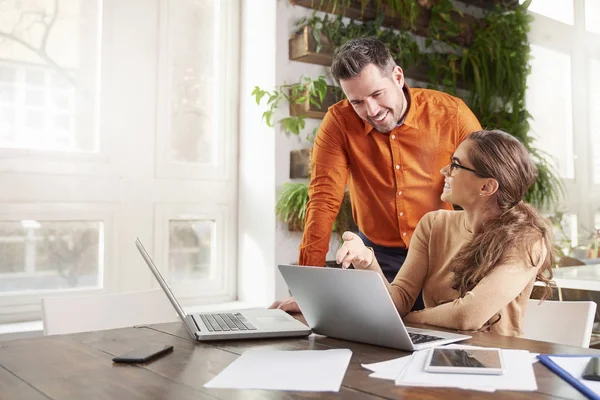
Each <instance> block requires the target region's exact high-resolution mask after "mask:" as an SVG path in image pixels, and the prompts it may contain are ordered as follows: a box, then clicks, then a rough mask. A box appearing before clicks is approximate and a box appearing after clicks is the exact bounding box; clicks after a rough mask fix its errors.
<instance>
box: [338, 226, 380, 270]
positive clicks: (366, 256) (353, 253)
mask: <svg viewBox="0 0 600 400" xmlns="http://www.w3.org/2000/svg"><path fill="white" fill-rule="evenodd" d="M342 239H343V240H344V244H343V245H342V247H340V249H339V250H338V251H337V253H336V254H335V261H336V262H337V263H338V264H342V268H348V267H349V266H350V264H352V265H354V268H356V269H365V268H367V267H369V265H371V263H372V262H373V258H374V257H375V255H374V254H373V252H372V251H371V250H369V249H368V248H367V247H366V246H365V244H364V243H363V241H362V239H361V238H360V237H359V236H358V235H357V234H355V233H352V232H344V234H343V235H342Z"/></svg>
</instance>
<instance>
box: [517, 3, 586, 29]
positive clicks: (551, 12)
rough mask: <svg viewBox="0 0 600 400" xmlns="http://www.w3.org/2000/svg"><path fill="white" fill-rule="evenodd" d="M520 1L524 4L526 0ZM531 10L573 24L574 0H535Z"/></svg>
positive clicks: (530, 7)
mask: <svg viewBox="0 0 600 400" xmlns="http://www.w3.org/2000/svg"><path fill="white" fill-rule="evenodd" d="M590 1H593V0H590ZM520 3H521V4H523V3H524V0H520ZM529 11H530V12H533V13H536V14H540V15H543V16H544V17H548V18H551V19H553V20H556V21H560V22H564V23H565V24H569V25H573V0H533V1H532V2H531V5H530V6H529Z"/></svg>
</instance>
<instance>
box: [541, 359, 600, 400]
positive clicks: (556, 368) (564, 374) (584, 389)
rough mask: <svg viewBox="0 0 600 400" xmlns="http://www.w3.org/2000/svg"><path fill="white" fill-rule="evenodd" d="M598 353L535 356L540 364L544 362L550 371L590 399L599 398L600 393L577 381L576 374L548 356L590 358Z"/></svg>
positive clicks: (599, 399)
mask: <svg viewBox="0 0 600 400" xmlns="http://www.w3.org/2000/svg"><path fill="white" fill-rule="evenodd" d="M597 356H598V354H593V355H592V354H577V355H574V354H540V355H539V356H537V358H538V359H539V360H540V362H541V363H542V364H544V365H545V366H546V367H548V368H549V369H550V370H551V371H552V372H554V373H555V374H556V375H558V376H560V377H561V378H563V379H564V380H565V381H567V382H569V383H570V384H571V386H573V387H574V388H575V389H577V390H579V391H580V392H581V393H583V394H584V395H585V396H587V397H588V398H590V399H592V400H600V394H599V393H598V392H596V391H594V390H592V389H591V388H590V387H589V386H587V385H585V384H583V383H582V382H580V381H579V377H578V376H573V375H572V374H571V373H570V372H569V371H567V370H565V369H564V368H563V367H561V366H560V365H558V364H557V363H555V362H554V361H552V359H551V358H550V357H570V358H572V357H579V358H581V357H585V358H591V357H597ZM592 382H593V381H590V383H592ZM593 383H594V384H598V382H593Z"/></svg>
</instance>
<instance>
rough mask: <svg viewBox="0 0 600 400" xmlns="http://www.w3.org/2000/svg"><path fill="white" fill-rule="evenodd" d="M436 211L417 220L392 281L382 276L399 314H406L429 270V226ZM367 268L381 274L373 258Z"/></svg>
mask: <svg viewBox="0 0 600 400" xmlns="http://www.w3.org/2000/svg"><path fill="white" fill-rule="evenodd" d="M438 213H439V211H432V212H429V213H427V214H425V215H424V216H423V218H421V220H420V221H419V224H418V225H417V227H416V229H415V233H414V234H413V237H412V239H411V241H410V247H409V250H408V254H407V256H406V260H405V261H404V264H402V267H401V268H400V270H399V271H398V274H397V275H396V278H394V281H393V282H392V283H391V284H390V283H388V282H387V280H386V279H385V276H384V281H385V282H386V285H387V288H388V291H389V292H390V295H391V297H392V300H393V301H394V305H395V306H396V309H397V310H398V313H399V314H400V315H401V316H404V315H406V314H408V312H409V311H410V310H411V308H412V307H413V305H414V304H415V301H416V299H417V297H418V296H419V293H420V292H421V289H422V288H423V284H424V282H425V278H426V277H427V273H428V271H429V255H428V251H429V250H428V249H429V237H430V235H431V227H432V226H433V224H434V223H435V218H436V217H437V215H438ZM368 269H372V270H375V271H378V272H379V273H380V274H381V275H382V276H383V273H382V272H381V267H380V266H379V263H378V262H377V259H375V258H373V262H372V263H371V265H370V266H369V268H368Z"/></svg>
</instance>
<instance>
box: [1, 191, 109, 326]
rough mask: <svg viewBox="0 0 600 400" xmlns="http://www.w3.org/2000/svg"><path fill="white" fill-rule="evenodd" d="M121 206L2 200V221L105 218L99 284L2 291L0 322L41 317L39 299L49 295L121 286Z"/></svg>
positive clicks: (89, 292)
mask: <svg viewBox="0 0 600 400" xmlns="http://www.w3.org/2000/svg"><path fill="white" fill-rule="evenodd" d="M117 213H118V207H117V206H116V205H114V204H107V203H85V204H82V203H0V221H22V220H27V219H29V220H30V219H34V220H40V221H101V222H102V224H103V231H104V240H103V242H104V249H103V250H104V253H103V255H101V256H102V257H103V260H104V263H103V265H102V266H101V268H102V270H101V271H100V275H99V279H100V284H101V287H99V288H73V289H60V290H55V289H53V290H36V291H22V292H4V293H0V323H3V322H8V321H12V320H14V316H15V315H20V316H22V317H23V318H27V317H33V318H38V317H39V307H40V306H39V301H40V299H41V298H43V297H45V296H76V295H81V294H101V293H110V292H112V291H114V290H115V289H116V288H117V286H118V276H117V269H116V268H107V266H111V265H115V262H116V258H117V246H118V243H117V237H118V228H117V222H116V221H117Z"/></svg>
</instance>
